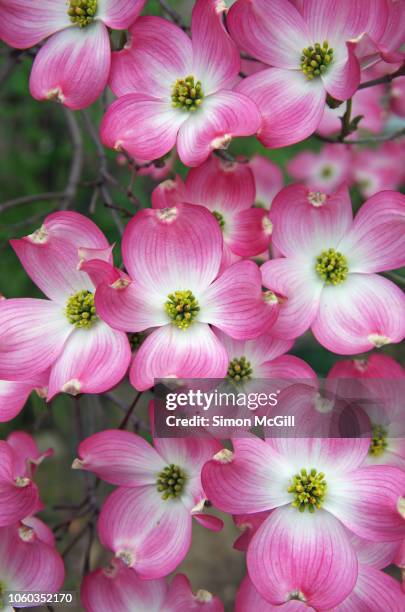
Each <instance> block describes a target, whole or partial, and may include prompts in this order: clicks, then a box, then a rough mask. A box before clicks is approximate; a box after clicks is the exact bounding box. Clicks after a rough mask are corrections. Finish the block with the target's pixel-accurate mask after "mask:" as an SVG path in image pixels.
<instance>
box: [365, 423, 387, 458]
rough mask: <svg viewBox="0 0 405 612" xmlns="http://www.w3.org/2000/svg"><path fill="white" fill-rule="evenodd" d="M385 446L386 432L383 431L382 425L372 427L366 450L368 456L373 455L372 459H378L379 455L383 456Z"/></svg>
mask: <svg viewBox="0 0 405 612" xmlns="http://www.w3.org/2000/svg"><path fill="white" fill-rule="evenodd" d="M387 446H388V442H387V430H386V429H384V427H382V425H373V428H372V438H371V444H370V448H369V449H368V453H369V455H373V457H380V455H383V454H384V451H385V449H386V448H387Z"/></svg>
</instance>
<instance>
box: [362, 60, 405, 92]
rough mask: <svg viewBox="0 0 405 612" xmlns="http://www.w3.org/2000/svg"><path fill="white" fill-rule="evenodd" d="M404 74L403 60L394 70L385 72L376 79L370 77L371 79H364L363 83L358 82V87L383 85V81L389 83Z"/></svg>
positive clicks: (365, 87) (404, 65)
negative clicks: (389, 72) (388, 72)
mask: <svg viewBox="0 0 405 612" xmlns="http://www.w3.org/2000/svg"><path fill="white" fill-rule="evenodd" d="M400 76H405V62H404V63H403V64H402V66H401V67H400V68H398V70H396V72H392V73H391V74H385V75H384V76H382V77H379V78H378V79H371V81H366V82H365V83H360V85H359V89H367V87H374V86H375V85H384V84H385V83H391V81H393V80H394V79H396V78H398V77H400Z"/></svg>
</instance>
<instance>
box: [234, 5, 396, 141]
mask: <svg viewBox="0 0 405 612" xmlns="http://www.w3.org/2000/svg"><path fill="white" fill-rule="evenodd" d="M387 13H388V11H387V7H386V4H385V3H383V2H381V1H379V0H375V1H373V2H372V4H370V3H365V2H363V0H342V1H341V2H339V3H338V4H336V3H335V2H334V0H323V1H322V2H318V0H306V1H305V2H303V3H302V9H301V11H300V10H298V8H296V7H295V6H294V5H293V3H291V2H289V1H288V0H273V1H272V2H267V0H238V1H237V2H236V3H235V4H234V5H233V6H232V7H231V9H230V11H229V14H228V17H227V24H228V27H229V30H230V33H231V36H232V38H233V39H234V40H235V41H236V42H237V44H238V45H239V46H240V47H241V48H242V49H243V50H244V51H246V52H247V53H249V55H251V56H253V57H254V58H256V59H259V60H260V61H262V62H264V63H266V64H267V66H271V68H269V67H268V69H267V70H264V71H260V72H258V73H256V74H254V75H252V76H249V77H248V78H246V79H243V80H242V81H241V83H240V84H239V85H238V86H237V88H236V91H238V92H239V93H244V94H246V95H248V96H249V97H250V98H251V99H252V100H253V101H254V102H256V104H257V106H258V108H259V110H260V111H261V113H262V117H263V123H262V126H261V128H260V130H259V132H258V138H259V140H260V141H261V142H262V143H263V144H264V145H265V146H266V147H271V148H276V147H283V146H286V145H289V144H293V143H295V142H299V141H301V140H304V139H305V138H306V137H307V136H310V134H312V133H313V132H314V131H315V130H316V129H317V127H318V125H319V123H320V121H321V119H322V115H323V111H324V106H325V101H326V97H327V95H330V96H332V97H333V98H335V99H337V100H348V99H349V98H351V96H352V95H353V94H354V93H355V91H356V89H357V88H358V86H359V83H360V64H359V61H358V59H357V57H356V54H355V49H356V43H357V42H358V40H360V38H361V37H362V36H363V35H364V34H368V35H369V36H370V39H372V40H376V41H378V40H379V39H380V37H381V35H382V33H383V31H384V26H385V25H386V22H387Z"/></svg>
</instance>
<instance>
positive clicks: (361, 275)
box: [262, 185, 405, 355]
mask: <svg viewBox="0 0 405 612" xmlns="http://www.w3.org/2000/svg"><path fill="white" fill-rule="evenodd" d="M404 211H405V197H404V196H403V195H401V194H399V193H396V192H392V191H382V192H381V193H378V194H376V195H375V196H373V197H372V198H370V199H369V200H368V201H367V202H366V203H365V204H364V205H363V206H362V207H361V208H360V210H359V212H358V213H357V215H356V217H355V219H354V220H353V213H352V206H351V202H350V196H349V194H348V191H347V189H346V188H345V187H341V188H340V189H339V190H338V191H337V192H336V193H335V194H333V195H331V196H328V195H326V194H325V193H322V192H314V191H310V190H308V188H306V187H304V186H302V185H292V186H289V187H286V188H285V189H283V190H282V191H281V192H280V193H279V194H278V195H277V196H276V198H275V200H274V202H273V206H272V212H271V219H272V221H273V226H274V230H273V245H275V246H276V248H277V249H278V252H279V253H280V254H281V255H283V257H279V258H278V259H273V260H272V261H268V262H266V263H264V264H263V266H262V274H263V284H264V285H265V286H266V287H268V288H269V289H270V290H271V291H273V292H274V293H276V294H277V295H280V296H282V299H281V301H282V302H283V303H282V304H281V306H280V313H279V316H278V319H277V321H276V323H275V325H274V326H273V327H272V334H273V335H275V336H281V337H284V338H285V337H290V338H296V337H298V336H300V335H301V334H302V333H303V332H304V331H306V330H307V329H308V328H309V327H311V329H312V332H313V334H314V335H315V337H316V339H317V340H318V342H320V343H321V344H322V345H323V346H325V347H326V348H328V349H329V350H331V351H333V352H335V353H340V354H342V355H350V354H354V353H360V352H363V351H368V350H370V349H372V348H374V347H381V346H383V345H384V344H388V343H391V342H400V341H401V340H402V339H403V337H404V335H405V316H404V306H405V298H404V295H403V292H402V291H401V290H400V289H399V288H398V287H397V286H396V285H395V284H394V283H392V282H391V281H390V280H388V279H386V278H383V277H381V276H379V275H377V274H376V273H377V272H383V271H385V270H391V269H395V268H400V267H401V266H403V265H404V263H405V248H404V246H405V245H404V241H405V231H404V227H405V225H404V220H405V215H404Z"/></svg>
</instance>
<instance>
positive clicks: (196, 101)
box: [172, 75, 204, 111]
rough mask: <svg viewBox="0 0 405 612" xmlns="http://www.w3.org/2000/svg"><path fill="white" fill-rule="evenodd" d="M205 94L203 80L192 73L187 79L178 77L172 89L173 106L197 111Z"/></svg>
mask: <svg viewBox="0 0 405 612" xmlns="http://www.w3.org/2000/svg"><path fill="white" fill-rule="evenodd" d="M203 98H204V94H203V91H202V88H201V82H200V81H196V80H195V78H194V77H193V76H192V75H190V76H187V77H186V78H185V79H177V81H176V82H175V84H174V85H173V89H172V106H173V107H174V108H182V109H185V110H187V111H195V110H197V108H198V107H199V106H201V104H202V101H203Z"/></svg>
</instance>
